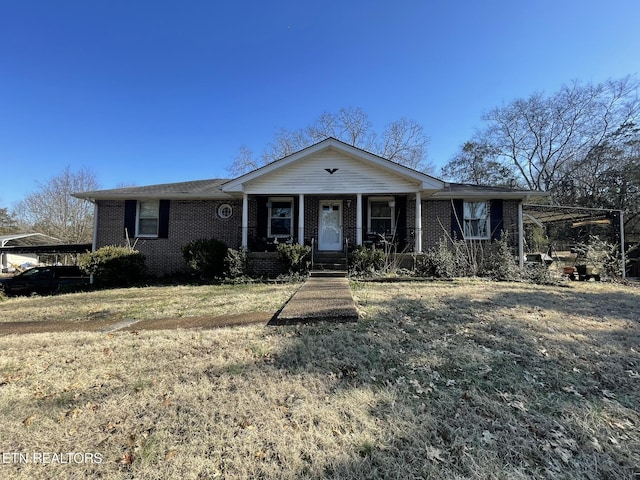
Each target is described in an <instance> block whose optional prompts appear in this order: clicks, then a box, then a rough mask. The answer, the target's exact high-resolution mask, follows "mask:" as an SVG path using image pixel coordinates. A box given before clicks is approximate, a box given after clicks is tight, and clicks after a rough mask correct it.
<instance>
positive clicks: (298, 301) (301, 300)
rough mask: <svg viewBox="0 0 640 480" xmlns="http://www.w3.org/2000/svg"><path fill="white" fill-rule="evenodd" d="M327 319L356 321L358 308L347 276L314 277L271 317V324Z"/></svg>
mask: <svg viewBox="0 0 640 480" xmlns="http://www.w3.org/2000/svg"><path fill="white" fill-rule="evenodd" d="M317 320H327V321H333V322H355V321H357V320H358V310H357V309H356V304H355V302H354V301H353V296H352V295H351V289H350V288H349V281H348V280H347V279H346V278H333V277H311V278H309V279H308V280H307V281H306V282H305V283H304V284H303V285H302V286H301V287H300V288H299V289H298V291H297V292H296V293H294V294H293V296H292V297H291V298H290V299H289V301H288V302H287V303H286V304H285V306H284V307H283V308H282V310H280V312H279V313H277V314H276V315H275V316H274V318H273V319H272V320H271V322H270V324H271V325H278V324H288V323H297V322H313V321H317Z"/></svg>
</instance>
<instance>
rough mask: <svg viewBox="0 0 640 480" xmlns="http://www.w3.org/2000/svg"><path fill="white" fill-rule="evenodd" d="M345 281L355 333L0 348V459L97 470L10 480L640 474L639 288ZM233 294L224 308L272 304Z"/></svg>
mask: <svg viewBox="0 0 640 480" xmlns="http://www.w3.org/2000/svg"><path fill="white" fill-rule="evenodd" d="M353 285H354V288H353V293H354V297H355V298H356V300H357V301H358V303H359V305H360V309H361V312H362V315H363V320H361V321H360V322H358V323H357V324H330V323H319V324H312V325H299V326H282V327H264V326H260V325H250V326H244V327H239V328H221V329H218V330H171V331H169V330H159V331H144V330H141V331H139V332H135V333H136V334H132V333H130V332H116V333H113V334H99V333H90V332H77V333H65V334H33V335H22V336H5V337H0V350H1V351H2V352H3V360H2V363H1V364H0V369H1V370H0V371H1V373H2V375H3V376H4V377H3V378H4V380H3V381H2V382H4V383H2V382H0V383H1V385H0V421H2V425H3V429H2V430H0V445H1V446H2V451H3V452H32V451H34V450H37V451H48V452H97V453H100V454H101V456H102V458H103V461H102V463H100V464H93V463H86V464H69V465H51V466H49V467H43V465H37V464H23V465H14V464H2V465H0V475H1V476H2V478H56V477H58V478H94V477H95V478H116V479H117V478H151V479H153V478H185V479H198V478H265V479H295V478H317V479H321V478H350V479H376V478H380V479H382V478H444V479H461V478H465V479H466V478H469V479H485V478H490V479H512V478H568V479H583V478H593V479H608V478H610V479H634V478H637V477H634V475H637V473H638V466H639V465H640V453H639V452H640V415H639V413H638V412H639V411H640V352H639V348H638V345H640V325H639V320H638V313H637V306H638V305H639V304H640V290H639V289H637V288H631V287H624V286H618V285H610V284H594V283H583V282H581V283H576V284H572V286H571V287H570V288H557V287H540V286H533V285H527V284H511V283H492V282H485V281H476V280H463V281H454V282H446V283H443V282H434V283H393V284H375V283H367V284H364V283H360V284H353ZM192 288H196V289H197V288H213V291H211V292H209V294H210V295H213V296H215V297H216V299H215V300H214V299H210V298H209V296H208V295H207V294H206V292H204V291H199V290H195V291H194V293H195V294H199V293H201V294H202V295H203V296H204V300H205V301H207V302H210V305H213V304H214V303H215V302H216V301H219V300H220V299H218V298H217V295H214V292H218V293H222V292H223V290H215V288H218V287H192ZM221 288H226V287H221ZM230 288H231V289H230V290H229V291H226V290H225V291H224V292H226V293H225V294H224V295H226V296H227V297H228V301H230V302H233V303H234V305H233V306H231V305H229V306H224V305H222V306H218V307H216V308H220V309H225V308H228V309H229V310H230V311H234V312H235V311H239V310H242V309H247V308H253V307H254V302H258V303H261V302H268V301H272V299H263V300H260V299H259V298H258V297H260V296H261V295H266V296H267V297H273V296H274V292H276V293H277V292H280V291H278V290H276V291H270V290H263V289H265V288H267V286H256V285H252V286H249V287H248V288H246V289H243V288H244V287H243V286H240V288H239V289H238V290H237V291H236V290H234V289H235V288H237V287H230ZM137 291H138V293H145V292H146V291H142V292H141V291H140V290H137ZM176 292H186V291H180V290H177V291H176V290H174V291H173V294H169V293H168V292H167V293H165V294H162V293H161V292H159V291H153V290H152V291H150V292H149V293H150V296H151V298H153V297H154V296H158V298H159V306H158V308H157V310H158V311H162V312H164V311H165V310H166V309H167V308H174V309H175V308H177V307H176V306H174V307H167V305H170V304H171V302H170V300H169V298H168V297H171V296H172V295H173V296H175V295H176ZM123 293H127V292H126V291H125V292H123ZM280 293H282V294H283V296H286V295H284V292H280ZM142 296H145V297H146V294H145V295H142ZM196 296H197V295H196ZM65 297H67V296H65ZM241 297H242V298H243V299H244V300H241ZM83 298H87V297H83ZM254 299H255V300H254ZM27 300H29V301H31V302H35V303H38V302H39V300H40V299H37V298H34V299H25V300H24V302H25V303H24V306H25V308H36V307H32V306H29V305H28V303H29V302H28V301H27ZM199 300H200V301H202V300H203V298H200V299H199ZM11 301H13V300H11ZM126 301H127V302H134V301H135V299H133V298H129V299H127V300H126ZM173 301H177V302H180V303H179V305H181V306H182V307H181V308H185V309H188V308H191V307H185V305H188V304H190V301H189V300H182V299H178V298H174V299H173ZM117 303H118V302H114V301H111V302H109V301H105V303H104V304H103V305H100V306H95V307H94V308H96V309H98V310H108V311H117V312H119V311H121V310H120V309H121V308H123V307H121V306H120V305H118V304H117ZM3 305H4V304H3ZM37 308H42V306H38V307H37ZM56 308H60V310H59V311H58V313H57V315H58V316H59V317H60V318H64V319H69V318H73V315H78V313H73V312H64V311H63V310H64V309H62V307H56ZM69 308H75V307H69ZM87 308H90V306H87ZM149 308H151V306H150V307H149ZM276 308H278V307H276ZM141 314H142V313H141ZM194 314H195V313H194ZM0 315H2V314H1V313H0ZM80 315H85V313H80ZM146 315H151V314H150V313H148V312H147V313H146ZM139 387H140V388H139Z"/></svg>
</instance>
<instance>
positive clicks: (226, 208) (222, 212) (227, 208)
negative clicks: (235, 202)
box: [217, 203, 233, 220]
mask: <svg viewBox="0 0 640 480" xmlns="http://www.w3.org/2000/svg"><path fill="white" fill-rule="evenodd" d="M227 212H228V215H227V214H226V213H227ZM217 213H218V217H219V218H221V219H222V220H227V219H229V218H231V217H232V216H233V207H232V206H231V205H229V204H228V203H223V204H221V205H219V206H218V209H217Z"/></svg>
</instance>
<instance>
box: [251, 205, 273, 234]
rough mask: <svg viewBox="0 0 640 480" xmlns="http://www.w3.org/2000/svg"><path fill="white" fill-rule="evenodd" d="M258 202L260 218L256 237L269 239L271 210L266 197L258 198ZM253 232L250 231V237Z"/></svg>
mask: <svg viewBox="0 0 640 480" xmlns="http://www.w3.org/2000/svg"><path fill="white" fill-rule="evenodd" d="M256 202H257V210H258V212H257V213H258V218H257V225H256V226H257V230H258V231H257V232H255V233H256V236H257V237H258V238H266V237H267V224H268V222H269V218H268V217H269V209H268V208H267V198H266V197H258V198H257V199H256ZM252 234H253V232H251V230H249V236H252Z"/></svg>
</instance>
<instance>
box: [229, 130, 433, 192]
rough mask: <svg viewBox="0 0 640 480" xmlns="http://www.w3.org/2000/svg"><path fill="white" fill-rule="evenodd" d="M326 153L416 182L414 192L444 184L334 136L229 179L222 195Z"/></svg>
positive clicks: (241, 190)
mask: <svg viewBox="0 0 640 480" xmlns="http://www.w3.org/2000/svg"><path fill="white" fill-rule="evenodd" d="M325 151H335V152H338V153H339V154H342V155H344V156H346V157H348V158H351V159H354V160H356V161H358V162H360V163H362V164H364V166H368V167H369V168H374V169H378V170H381V171H383V172H385V173H386V174H387V175H389V174H391V175H393V176H396V177H400V178H403V179H405V180H408V181H411V182H412V183H415V184H416V186H417V189H420V190H434V191H435V190H439V189H441V188H442V187H443V186H444V182H443V181H442V180H439V179H437V178H435V177H432V176H430V175H427V174H425V173H422V172H418V171H417V170H413V169H411V168H408V167H405V166H404V165H400V164H399V163H395V162H392V161H390V160H387V159H386V158H382V157H380V156H378V155H375V154H373V153H370V152H367V151H366V150H362V149H360V148H357V147H354V146H352V145H349V144H347V143H344V142H342V141H340V140H337V139H335V138H333V137H329V138H327V139H325V140H322V141H321V142H318V143H316V144H314V145H311V146H309V147H307V148H303V149H302V150H299V151H297V152H295V153H292V154H291V155H288V156H286V157H284V158H281V159H279V160H276V161H274V162H271V163H269V164H267V165H265V166H263V167H261V168H258V169H256V170H253V171H251V172H249V173H246V174H244V175H241V176H240V177H238V178H234V179H232V180H229V181H228V182H226V183H225V184H223V185H222V186H221V188H222V190H223V191H225V192H243V191H244V190H245V186H246V185H247V184H249V183H250V182H255V181H256V180H258V179H260V178H263V177H266V176H267V175H270V174H273V173H276V172H278V171H280V170H281V169H284V168H286V167H291V166H293V165H294V164H297V163H299V162H303V161H304V160H306V159H309V158H311V157H313V156H317V155H319V154H321V153H322V152H325Z"/></svg>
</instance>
